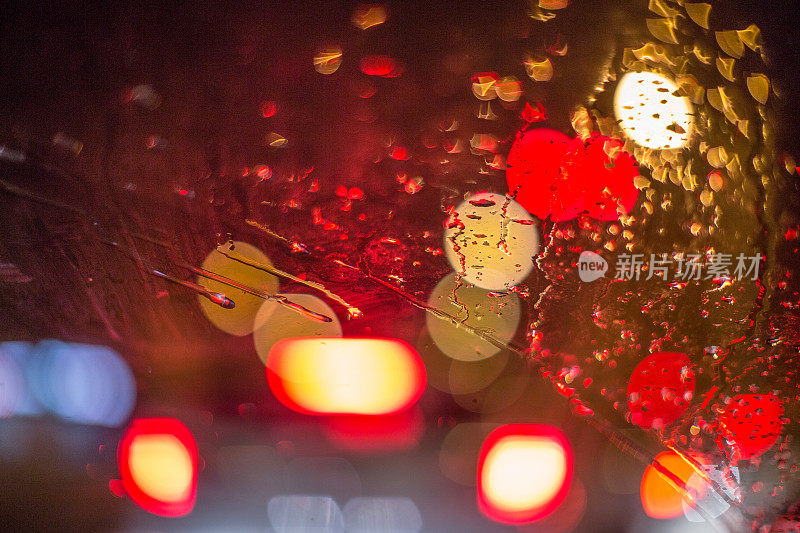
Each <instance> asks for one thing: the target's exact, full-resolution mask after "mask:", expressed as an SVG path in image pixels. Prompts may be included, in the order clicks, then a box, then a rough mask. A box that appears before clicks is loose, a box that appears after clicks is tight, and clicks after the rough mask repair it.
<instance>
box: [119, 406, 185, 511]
mask: <svg viewBox="0 0 800 533" xmlns="http://www.w3.org/2000/svg"><path fill="white" fill-rule="evenodd" d="M117 463H118V466H119V472H120V477H121V479H122V486H123V488H124V489H125V492H126V493H127V494H128V496H130V498H131V500H133V501H134V502H135V503H136V504H137V505H139V506H140V507H141V508H142V509H144V510H145V511H148V512H150V513H153V514H156V515H160V516H167V517H178V516H184V515H186V514H188V513H189V512H190V511H191V510H192V508H193V507H194V503H195V500H196V498H197V444H196V443H195V440H194V437H193V436H192V434H191V432H190V431H189V429H188V428H187V427H186V426H184V425H183V424H182V423H181V422H180V421H179V420H175V419H174V418H141V419H137V420H134V421H133V422H132V423H131V426H130V427H129V428H128V430H127V431H126V432H125V435H124V436H123V437H122V440H121V441H120V443H119V447H118V448H117Z"/></svg>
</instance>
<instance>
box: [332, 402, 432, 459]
mask: <svg viewBox="0 0 800 533" xmlns="http://www.w3.org/2000/svg"><path fill="white" fill-rule="evenodd" d="M324 431H325V437H326V438H327V439H328V440H329V441H330V442H331V443H332V444H334V445H335V446H336V447H338V448H340V449H343V450H346V451H349V452H355V453H368V454H376V453H395V452H400V451H404V450H411V449H414V448H417V447H418V446H419V442H420V439H421V438H422V434H423V433H424V431H425V419H424V417H423V414H422V411H421V410H420V409H419V407H414V408H412V409H408V410H407V411H404V412H402V413H396V414H393V415H383V416H365V415H361V416H355V415H351V416H332V417H330V418H328V419H327V420H326V423H325V424H324Z"/></svg>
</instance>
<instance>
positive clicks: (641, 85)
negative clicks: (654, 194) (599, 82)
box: [614, 72, 694, 150]
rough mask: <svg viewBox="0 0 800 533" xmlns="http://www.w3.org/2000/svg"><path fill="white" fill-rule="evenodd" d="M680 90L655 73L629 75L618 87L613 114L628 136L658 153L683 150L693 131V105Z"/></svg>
mask: <svg viewBox="0 0 800 533" xmlns="http://www.w3.org/2000/svg"><path fill="white" fill-rule="evenodd" d="M677 92H678V86H677V85H675V83H674V82H672V81H671V80H670V79H668V78H666V77H664V76H662V75H660V74H656V73H654V72H629V73H627V74H625V75H624V76H623V77H622V79H621V80H620V81H619V83H618V84H617V90H616V92H615V93H614V114H615V115H616V117H617V120H618V121H619V125H620V127H621V128H622V131H623V132H625V135H626V136H627V137H629V138H630V139H631V140H633V141H634V142H635V143H636V144H638V145H640V146H644V147H646V148H653V149H656V150H670V149H678V148H683V147H684V146H686V144H687V143H688V142H689V138H690V137H691V134H692V127H693V123H694V121H693V110H692V103H691V102H690V101H689V99H688V98H686V97H684V96H678V95H677V94H676V93H677Z"/></svg>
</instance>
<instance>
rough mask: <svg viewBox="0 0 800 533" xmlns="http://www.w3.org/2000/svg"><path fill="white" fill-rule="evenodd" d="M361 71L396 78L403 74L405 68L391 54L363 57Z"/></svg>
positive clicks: (368, 74)
mask: <svg viewBox="0 0 800 533" xmlns="http://www.w3.org/2000/svg"><path fill="white" fill-rule="evenodd" d="M360 66H361V72H363V73H364V74H366V75H367V76H381V77H384V78H396V77H397V76H399V75H400V74H402V71H403V69H402V68H401V67H400V66H399V65H398V64H397V61H395V60H394V59H392V58H391V57H389V56H381V55H375V56H365V57H363V58H361V65H360Z"/></svg>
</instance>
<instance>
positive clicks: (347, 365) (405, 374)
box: [267, 337, 426, 415]
mask: <svg viewBox="0 0 800 533" xmlns="http://www.w3.org/2000/svg"><path fill="white" fill-rule="evenodd" d="M267 381H268V383H269V387H270V389H271V390H272V393H273V394H275V396H276V397H277V398H278V400H280V401H281V403H283V404H284V405H286V406H287V407H289V408H290V409H293V410H295V411H298V412H301V413H305V414H318V415H334V414H348V415H386V414H392V413H399V412H401V411H404V410H406V409H408V408H409V407H411V406H412V405H413V404H414V403H415V402H416V401H417V400H418V399H419V397H420V395H421V394H422V392H423V390H425V383H426V377H425V367H424V366H423V364H422V360H421V359H420V357H419V354H417V352H416V350H414V348H412V347H411V346H410V345H409V344H408V343H406V342H403V341H400V340H397V339H365V338H359V339H342V338H323V337H314V338H291V339H284V340H282V341H280V342H278V343H277V344H275V346H273V347H272V349H271V350H270V352H269V355H268V356H267Z"/></svg>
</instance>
